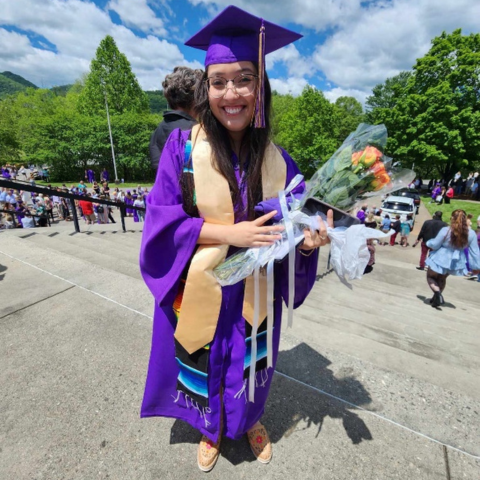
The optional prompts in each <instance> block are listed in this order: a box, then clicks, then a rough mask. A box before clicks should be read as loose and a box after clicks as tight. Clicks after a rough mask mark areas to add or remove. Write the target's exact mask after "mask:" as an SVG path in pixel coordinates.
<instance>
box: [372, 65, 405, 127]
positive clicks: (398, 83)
mask: <svg viewBox="0 0 480 480" xmlns="http://www.w3.org/2000/svg"><path fill="white" fill-rule="evenodd" d="M411 76H412V72H409V71H406V72H400V73H399V74H398V75H395V76H394V77H392V78H387V80H385V83H380V84H378V85H376V86H375V87H373V90H372V95H371V96H369V97H367V100H366V101H365V109H366V111H367V113H366V120H367V121H368V123H372V124H375V123H376V122H375V120H376V118H375V115H376V114H378V112H379V111H380V110H381V109H390V108H395V106H396V105H397V103H398V100H399V99H400V98H402V96H403V95H404V94H405V89H406V87H407V83H408V80H409V79H410V78H411Z"/></svg>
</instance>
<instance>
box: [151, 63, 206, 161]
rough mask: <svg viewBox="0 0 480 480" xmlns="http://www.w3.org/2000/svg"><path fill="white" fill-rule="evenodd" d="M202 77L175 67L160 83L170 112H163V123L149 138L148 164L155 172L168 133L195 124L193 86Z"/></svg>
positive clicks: (200, 74)
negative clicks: (149, 163)
mask: <svg viewBox="0 0 480 480" xmlns="http://www.w3.org/2000/svg"><path fill="white" fill-rule="evenodd" d="M202 75H203V71H202V70H192V69H191V68H188V67H175V68H174V70H173V73H170V74H169V75H167V76H166V77H165V80H164V81H163V82H162V87H163V95H164V96H165V98H166V99H167V102H168V106H169V107H170V108H171V110H167V111H165V112H163V122H162V123H160V125H159V126H158V127H157V129H156V130H155V131H154V132H153V134H152V137H151V138H150V146H149V150H150V162H151V164H152V167H153V168H154V169H155V170H156V169H157V168H158V163H159V161H160V156H161V154H162V150H163V146H164V145H165V142H166V141H167V139H168V137H169V135H170V133H172V131H173V130H175V129H176V128H180V129H181V130H189V129H190V128H192V126H193V125H194V124H195V123H197V122H196V120H195V108H194V107H195V104H194V98H193V97H194V92H195V85H196V84H197V83H198V82H199V81H200V79H201V78H202Z"/></svg>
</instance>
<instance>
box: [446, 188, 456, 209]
mask: <svg viewBox="0 0 480 480" xmlns="http://www.w3.org/2000/svg"><path fill="white" fill-rule="evenodd" d="M454 195H455V192H454V190H453V187H452V186H451V185H450V186H449V187H448V189H447V191H446V192H445V196H444V200H445V203H446V204H447V205H448V204H450V201H451V200H452V198H453V196H454Z"/></svg>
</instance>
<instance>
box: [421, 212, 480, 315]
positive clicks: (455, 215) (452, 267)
mask: <svg viewBox="0 0 480 480" xmlns="http://www.w3.org/2000/svg"><path fill="white" fill-rule="evenodd" d="M427 247H429V248H431V249H432V251H431V252H430V255H429V257H428V259H427V261H426V262H425V264H426V265H428V271H427V282H428V286H429V287H430V288H431V290H432V291H433V297H432V299H431V300H430V303H431V305H432V307H438V306H440V305H442V304H443V303H445V302H444V300H443V296H442V292H443V291H444V290H445V286H446V284H447V277H448V276H449V275H457V276H463V275H465V274H466V273H467V257H466V255H465V252H464V249H465V248H468V254H469V259H470V268H471V270H472V272H473V273H479V271H480V253H479V248H478V243H477V236H476V235H475V232H474V231H473V230H471V229H470V228H469V227H468V224H467V214H466V213H465V211H464V210H454V211H453V212H452V217H451V219H450V227H443V228H442V229H441V230H440V231H439V232H438V234H437V236H436V237H435V238H433V239H432V240H429V241H428V242H427Z"/></svg>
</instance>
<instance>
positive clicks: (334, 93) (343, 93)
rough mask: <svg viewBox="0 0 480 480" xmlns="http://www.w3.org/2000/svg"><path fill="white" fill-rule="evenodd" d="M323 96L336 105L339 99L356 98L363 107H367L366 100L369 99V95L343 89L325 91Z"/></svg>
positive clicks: (359, 91) (336, 88)
mask: <svg viewBox="0 0 480 480" xmlns="http://www.w3.org/2000/svg"><path fill="white" fill-rule="evenodd" d="M323 94H324V95H325V98H326V99H327V100H329V101H330V102H332V103H335V101H336V100H337V98H339V97H354V98H356V99H357V100H358V101H359V102H360V103H361V104H362V105H365V100H366V99H367V97H368V95H369V94H368V93H366V92H364V91H361V90H356V89H343V88H338V87H335V88H332V89H331V90H324V91H323Z"/></svg>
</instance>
